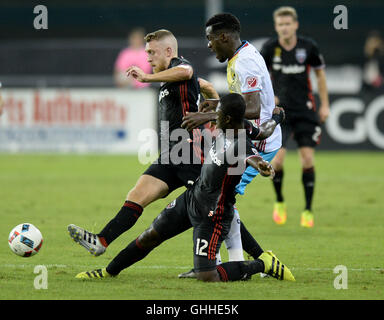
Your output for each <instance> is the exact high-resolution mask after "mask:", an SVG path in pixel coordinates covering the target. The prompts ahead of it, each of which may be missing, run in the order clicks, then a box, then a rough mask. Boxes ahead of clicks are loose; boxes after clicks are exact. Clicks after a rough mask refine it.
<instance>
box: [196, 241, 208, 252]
mask: <svg viewBox="0 0 384 320" xmlns="http://www.w3.org/2000/svg"><path fill="white" fill-rule="evenodd" d="M200 244H201V247H200ZM206 247H208V241H207V240H204V239H200V238H197V242H196V255H197V256H206V255H207V253H206V252H203V250H204V249H205V248H206Z"/></svg>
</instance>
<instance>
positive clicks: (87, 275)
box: [75, 268, 113, 279]
mask: <svg viewBox="0 0 384 320" xmlns="http://www.w3.org/2000/svg"><path fill="white" fill-rule="evenodd" d="M109 277H113V276H112V275H111V274H109V273H108V272H107V270H106V269H105V268H104V269H96V270H93V271H84V272H80V273H79V274H77V275H76V277H75V278H77V279H102V278H109Z"/></svg>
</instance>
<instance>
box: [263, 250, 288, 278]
mask: <svg viewBox="0 0 384 320" xmlns="http://www.w3.org/2000/svg"><path fill="white" fill-rule="evenodd" d="M259 259H260V260H262V261H263V262H264V273H266V274H268V275H270V276H272V277H274V278H276V279H278V280H287V281H295V277H294V276H293V274H292V272H291V270H289V268H288V267H287V266H286V265H284V264H283V263H281V261H280V260H279V259H277V257H276V256H275V255H274V254H273V253H272V251H266V252H263V253H262V254H261V255H260V257H259Z"/></svg>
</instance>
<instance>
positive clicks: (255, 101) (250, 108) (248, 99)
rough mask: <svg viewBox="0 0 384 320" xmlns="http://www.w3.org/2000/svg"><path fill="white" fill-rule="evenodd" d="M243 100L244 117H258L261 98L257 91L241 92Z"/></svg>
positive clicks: (250, 118)
mask: <svg viewBox="0 0 384 320" xmlns="http://www.w3.org/2000/svg"><path fill="white" fill-rule="evenodd" d="M243 97H244V100H245V113H244V118H245V119H249V120H253V119H260V111H261V100H260V93H259V92H258V91H255V92H251V93H247V94H243Z"/></svg>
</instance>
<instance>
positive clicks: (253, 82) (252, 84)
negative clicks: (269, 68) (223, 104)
mask: <svg viewBox="0 0 384 320" xmlns="http://www.w3.org/2000/svg"><path fill="white" fill-rule="evenodd" d="M247 84H248V89H252V88H256V86H257V77H248V78H247Z"/></svg>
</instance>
